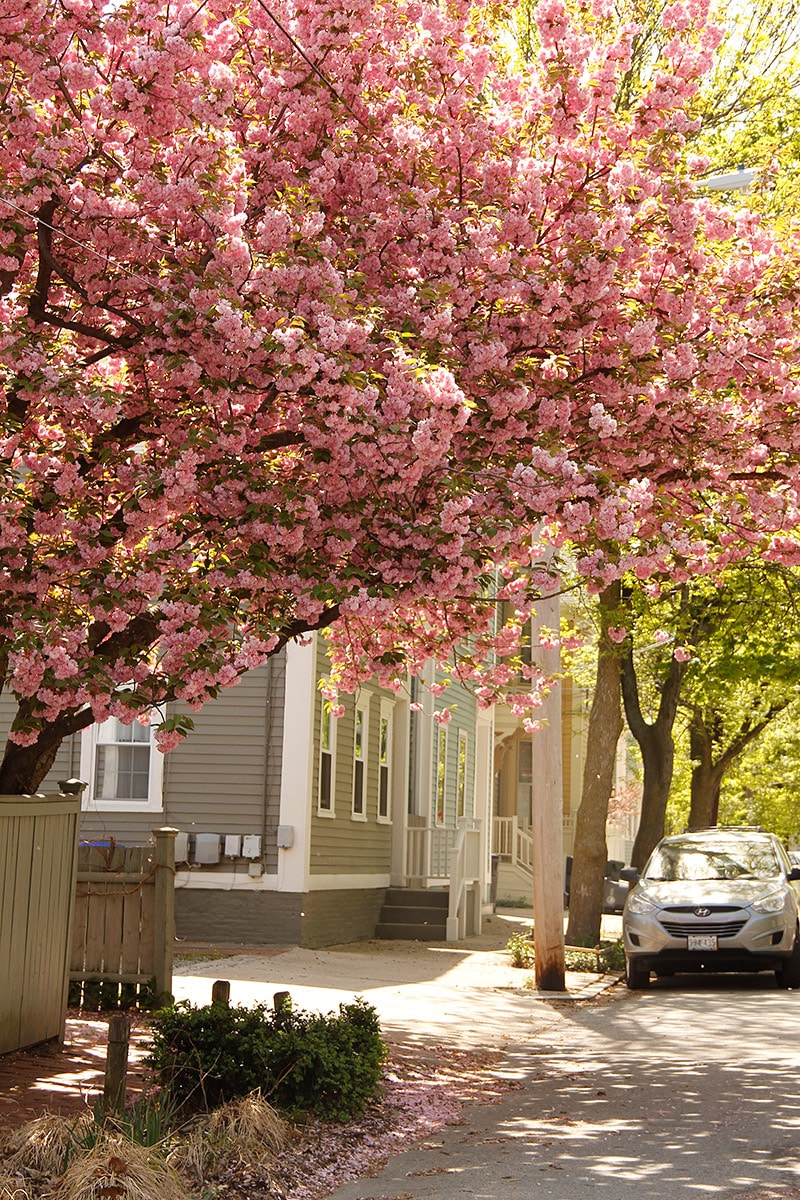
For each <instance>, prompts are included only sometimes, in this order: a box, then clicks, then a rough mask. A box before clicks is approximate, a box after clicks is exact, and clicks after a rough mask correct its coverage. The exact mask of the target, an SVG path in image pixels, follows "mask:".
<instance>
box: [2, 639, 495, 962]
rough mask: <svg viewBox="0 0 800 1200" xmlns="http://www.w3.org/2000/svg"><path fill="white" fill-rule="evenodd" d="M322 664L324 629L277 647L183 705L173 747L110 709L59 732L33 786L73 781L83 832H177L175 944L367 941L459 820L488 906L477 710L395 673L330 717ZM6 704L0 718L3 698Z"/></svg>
mask: <svg viewBox="0 0 800 1200" xmlns="http://www.w3.org/2000/svg"><path fill="white" fill-rule="evenodd" d="M325 674H327V659H326V656H325V648H324V641H323V639H321V638H312V639H310V641H309V642H308V644H306V645H296V644H290V645H289V646H288V647H287V648H286V649H285V650H284V651H283V652H282V653H281V654H280V655H277V656H275V657H274V658H272V659H270V660H269V662H268V663H266V664H265V665H264V666H263V667H261V668H259V669H258V670H255V671H252V672H250V673H249V674H248V675H246V676H245V677H244V678H243V679H242V680H241V681H240V683H239V684H238V685H237V686H235V687H233V688H230V689H226V690H225V691H224V692H223V693H222V694H221V695H220V696H219V698H218V699H216V700H215V701H213V702H211V703H209V704H208V705H206V706H205V707H204V708H203V709H202V710H201V711H200V712H199V713H196V714H193V720H194V723H195V729H194V731H193V732H192V733H191V734H190V735H189V737H188V738H187V739H186V741H185V742H184V743H182V745H180V746H179V747H178V748H177V749H176V750H174V751H172V753H170V754H168V755H166V756H163V755H161V754H160V752H158V751H157V750H156V749H155V746H154V745H153V744H152V741H151V733H150V730H149V728H148V727H147V726H144V725H139V724H138V723H135V724H133V725H129V726H124V725H122V724H121V723H120V722H119V721H117V720H115V719H112V720H110V721H107V722H104V723H103V724H102V725H96V726H94V727H93V728H92V729H90V730H87V731H85V732H84V733H82V734H77V735H75V736H73V737H72V738H70V739H67V740H66V741H65V742H64V744H63V745H62V747H61V749H60V751H59V755H58V758H57V760H56V762H55V764H54V767H53V770H52V771H51V773H50V775H49V776H48V778H47V780H45V781H44V783H43V784H42V790H43V791H49V790H56V789H57V780H59V779H67V778H71V777H77V778H80V779H82V780H83V781H85V782H86V783H87V787H86V790H85V792H84V797H83V806H84V813H83V820H82V827H81V837H82V839H83V840H85V841H93V842H104V841H109V840H111V839H112V838H113V839H115V840H116V842H117V843H122V844H138V843H142V842H146V841H147V840H148V838H149V837H150V835H151V833H152V830H153V829H155V828H158V827H161V826H170V827H172V828H175V829H177V830H178V837H177V838H176V860H177V861H176V874H175V889H176V890H175V900H176V927H177V933H178V936H179V938H183V939H185V940H186V941H190V942H194V941H201V942H217V943H232V944H242V945H304V946H310V947H313V946H324V945H331V944H335V943H339V942H348V941H358V940H363V939H367V938H371V937H373V936H375V934H376V930H377V931H378V932H381V931H382V930H384V931H385V920H386V919H387V917H386V910H385V907H384V906H385V904H386V900H387V893H388V892H390V891H393V893H394V894H396V891H397V890H398V889H399V890H400V891H401V892H405V893H407V894H408V895H410V894H411V893H425V894H426V895H427V896H428V897H433V896H434V895H435V894H436V895H438V896H439V897H441V895H442V893H444V894H445V896H446V893H447V888H448V885H449V882H450V879H449V871H450V858H451V853H452V850H453V847H454V846H455V845H456V842H457V839H458V836H459V830H460V829H468V830H470V831H471V836H472V837H473V838H474V839H476V840H475V842H474V844H477V839H478V837H479V840H480V867H479V872H478V874H479V876H480V879H479V881H478V882H477V883H476V884H475V885H474V886H475V888H476V889H477V890H478V891H479V893H480V901H481V902H482V903H487V902H488V899H489V879H490V871H489V861H490V859H489V844H488V837H489V832H490V816H491V806H490V788H491V780H492V739H493V716H492V713H491V712H488V713H486V712H481V711H479V710H478V708H477V705H476V703H475V700H474V697H472V696H471V695H470V694H469V692H467V691H466V690H465V689H463V688H460V687H458V685H454V686H453V687H451V688H449V689H448V694H447V696H446V703H447V705H448V709H449V710H450V718H449V720H448V721H446V722H440V721H439V720H437V719H436V711H437V709H441V705H442V703H443V702H442V701H439V700H436V699H434V697H433V696H432V695H431V694H430V693H429V692H427V691H425V690H424V689H421V690H419V694H418V689H417V688H416V687H415V686H413V685H412V681H409V687H408V689H407V690H406V691H404V692H402V693H400V694H396V693H394V692H391V691H389V690H387V689H384V688H381V687H379V686H378V685H377V683H368V684H366V685H364V686H363V687H362V688H360V689H359V691H358V692H357V693H356V694H355V695H354V696H345V697H343V698H342V700H341V704H342V705H343V709H344V712H343V714H342V715H334V714H333V713H332V711H331V705H330V703H329V702H328V701H327V700H326V699H325V697H324V696H323V695H322V693H321V691H320V688H319V682H320V680H321V678H322V677H323V676H324V675H325ZM431 681H433V676H431ZM2 703H6V704H7V702H3V701H0V706H1V705H2ZM174 711H181V710H180V706H179V705H178V706H172V705H170V706H169V712H174ZM3 716H4V717H5V724H6V726H7V725H8V724H9V723H10V719H11V711H10V708H9V709H8V711H7V712H4V711H3V709H2V707H0V717H3ZM476 831H479V834H478V833H476ZM444 903H445V904H446V899H445V901H444ZM420 936H425V934H424V933H422V934H420Z"/></svg>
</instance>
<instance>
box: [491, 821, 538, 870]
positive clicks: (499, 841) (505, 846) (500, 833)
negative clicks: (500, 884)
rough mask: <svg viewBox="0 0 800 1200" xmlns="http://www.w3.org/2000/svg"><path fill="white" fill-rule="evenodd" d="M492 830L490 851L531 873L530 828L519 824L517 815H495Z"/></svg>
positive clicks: (531, 844)
mask: <svg viewBox="0 0 800 1200" xmlns="http://www.w3.org/2000/svg"><path fill="white" fill-rule="evenodd" d="M492 832H493V835H494V837H493V842H492V853H493V854H499V855H500V858H501V859H502V861H503V862H508V863H511V864H512V866H516V867H521V868H522V869H523V871H528V872H529V873H530V874H533V838H532V837H531V835H530V830H529V829H527V828H526V827H525V826H523V825H520V823H519V817H495V818H494V822H493V829H492Z"/></svg>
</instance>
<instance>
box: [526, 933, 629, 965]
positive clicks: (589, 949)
mask: <svg viewBox="0 0 800 1200" xmlns="http://www.w3.org/2000/svg"><path fill="white" fill-rule="evenodd" d="M532 937H533V934H532V932H531V933H515V934H512V936H511V937H510V938H509V939H508V945H507V946H506V949H507V950H508V952H509V954H510V955H511V965H512V966H514V967H528V968H530V967H533V966H535V964H536V956H535V954H534V949H533V942H532V940H531V939H532ZM564 965H565V966H566V968H567V970H568V971H594V972H596V973H597V974H598V975H604V974H605V973H606V972H607V971H621V970H624V967H625V950H624V948H623V945H622V941H621V940H620V941H617V942H613V943H611V945H606V946H603V945H600V946H586V947H583V946H567V947H566V948H565V950H564Z"/></svg>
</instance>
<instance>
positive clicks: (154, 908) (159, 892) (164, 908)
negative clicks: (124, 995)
mask: <svg viewBox="0 0 800 1200" xmlns="http://www.w3.org/2000/svg"><path fill="white" fill-rule="evenodd" d="M176 834H177V830H176V829H154V830H153V836H154V839H155V845H153V846H117V845H116V844H115V843H114V842H113V841H111V842H109V843H108V844H107V845H89V846H81V847H80V850H79V857H78V876H77V886H76V893H75V911H74V916H73V921H72V954H71V958H70V971H69V977H70V980H72V981H73V982H79V983H82V984H84V985H86V984H106V985H114V986H116V987H117V990H118V992H120V993H121V992H122V988H123V987H124V986H125V985H129V986H131V988H132V990H133V991H134V992H136V993H138V991H139V989H141V988H143V987H144V988H150V987H152V989H153V993H154V996H155V998H156V999H162V998H166V997H168V996H169V994H170V993H171V991H172V953H173V943H174V939H175V836H176ZM108 990H109V989H106V992H108ZM104 999H105V1001H106V1003H107V1001H108V996H107V995H106V996H105V997H104Z"/></svg>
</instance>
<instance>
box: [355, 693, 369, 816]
mask: <svg viewBox="0 0 800 1200" xmlns="http://www.w3.org/2000/svg"><path fill="white" fill-rule="evenodd" d="M368 742H369V709H368V708H366V707H364V706H363V705H360V704H359V705H357V706H356V712H355V730H354V735H353V816H354V817H356V818H357V819H360V820H364V819H365V818H366V815H367V745H368Z"/></svg>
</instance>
